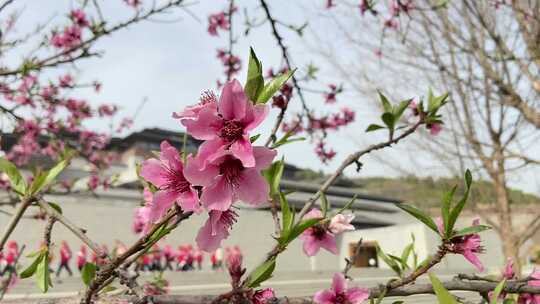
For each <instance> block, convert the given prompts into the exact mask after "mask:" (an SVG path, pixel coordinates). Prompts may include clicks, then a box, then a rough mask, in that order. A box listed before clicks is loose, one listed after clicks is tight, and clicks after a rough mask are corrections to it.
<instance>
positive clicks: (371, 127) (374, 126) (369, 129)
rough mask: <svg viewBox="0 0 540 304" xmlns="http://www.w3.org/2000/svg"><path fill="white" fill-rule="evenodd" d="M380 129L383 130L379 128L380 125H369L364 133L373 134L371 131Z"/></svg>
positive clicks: (381, 127)
mask: <svg viewBox="0 0 540 304" xmlns="http://www.w3.org/2000/svg"><path fill="white" fill-rule="evenodd" d="M380 129H384V127H383V126H380V125H376V124H370V125H369V126H368V127H367V129H366V132H373V131H377V130H380Z"/></svg>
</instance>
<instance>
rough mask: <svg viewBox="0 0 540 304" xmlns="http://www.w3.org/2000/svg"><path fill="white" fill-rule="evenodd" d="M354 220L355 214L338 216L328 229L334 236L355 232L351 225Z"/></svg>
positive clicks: (335, 216) (331, 221) (333, 219)
mask: <svg viewBox="0 0 540 304" xmlns="http://www.w3.org/2000/svg"><path fill="white" fill-rule="evenodd" d="M353 219H354V214H336V215H334V217H332V219H331V220H330V226H329V227H328V229H329V230H330V231H331V232H332V233H333V234H339V233H343V232H345V231H354V226H353V225H352V224H351V222H352V220H353Z"/></svg>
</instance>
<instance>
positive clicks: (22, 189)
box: [0, 157, 26, 195]
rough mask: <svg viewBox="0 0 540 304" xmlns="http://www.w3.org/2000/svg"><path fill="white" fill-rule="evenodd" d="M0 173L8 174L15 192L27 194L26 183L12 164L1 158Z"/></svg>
mask: <svg viewBox="0 0 540 304" xmlns="http://www.w3.org/2000/svg"><path fill="white" fill-rule="evenodd" d="M0 172H4V173H6V174H7V176H8V177H9V181H10V183H11V187H12V188H13V190H15V191H16V192H17V193H19V194H21V195H24V194H26V181H25V180H24V178H23V177H22V175H21V173H20V172H19V169H17V167H16V166H15V165H14V164H13V163H12V162H10V161H9V160H7V159H5V158H3V157H2V158H0Z"/></svg>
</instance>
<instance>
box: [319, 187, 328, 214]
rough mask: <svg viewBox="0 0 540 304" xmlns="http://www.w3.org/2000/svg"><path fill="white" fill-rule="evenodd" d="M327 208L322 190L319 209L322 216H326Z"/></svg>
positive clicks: (326, 200)
mask: <svg viewBox="0 0 540 304" xmlns="http://www.w3.org/2000/svg"><path fill="white" fill-rule="evenodd" d="M328 208H329V204H328V199H327V198H326V195H325V194H324V192H322V193H321V209H322V214H323V217H326V214H327V213H328Z"/></svg>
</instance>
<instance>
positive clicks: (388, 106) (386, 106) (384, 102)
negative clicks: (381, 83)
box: [377, 91, 392, 113]
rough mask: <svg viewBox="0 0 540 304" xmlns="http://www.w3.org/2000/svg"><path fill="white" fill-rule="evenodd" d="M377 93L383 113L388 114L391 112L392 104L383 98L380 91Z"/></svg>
mask: <svg viewBox="0 0 540 304" xmlns="http://www.w3.org/2000/svg"><path fill="white" fill-rule="evenodd" d="M377 92H378V93H379V99H380V100H381V103H382V106H383V109H384V111H385V112H388V113H391V112H392V104H391V103H390V101H389V100H388V98H386V96H384V94H383V93H381V91H377Z"/></svg>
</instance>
